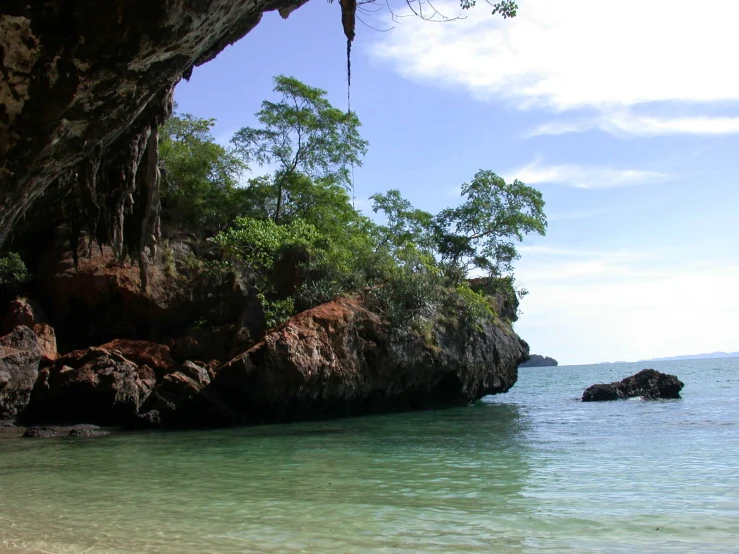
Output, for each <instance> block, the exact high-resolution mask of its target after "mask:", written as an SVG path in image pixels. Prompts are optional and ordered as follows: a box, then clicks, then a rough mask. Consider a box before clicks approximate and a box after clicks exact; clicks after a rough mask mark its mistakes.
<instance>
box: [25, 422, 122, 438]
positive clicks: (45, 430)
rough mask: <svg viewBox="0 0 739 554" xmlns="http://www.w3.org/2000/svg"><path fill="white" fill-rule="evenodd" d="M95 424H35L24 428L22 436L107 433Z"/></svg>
mask: <svg viewBox="0 0 739 554" xmlns="http://www.w3.org/2000/svg"><path fill="white" fill-rule="evenodd" d="M107 434H108V432H107V431H103V430H102V429H100V427H98V426H97V425H72V426H70V425H37V426H33V427H29V428H28V429H26V431H25V433H23V436H24V437H25V438H31V439H49V438H55V437H101V436H103V435H107Z"/></svg>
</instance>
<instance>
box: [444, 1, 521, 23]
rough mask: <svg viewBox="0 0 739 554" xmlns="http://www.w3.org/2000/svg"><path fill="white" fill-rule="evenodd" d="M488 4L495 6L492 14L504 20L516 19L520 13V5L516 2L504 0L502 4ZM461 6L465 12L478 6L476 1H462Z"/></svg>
mask: <svg viewBox="0 0 739 554" xmlns="http://www.w3.org/2000/svg"><path fill="white" fill-rule="evenodd" d="M488 4H490V5H491V6H493V12H492V14H493V15H495V14H496V13H497V14H500V16H501V17H502V18H503V19H508V18H509V17H516V13H517V11H518V4H517V3H516V2H515V1H514V0H502V1H501V2H495V3H492V2H490V1H489V0H488ZM459 5H460V6H461V7H462V9H463V10H469V9H470V8H472V7H474V6H475V5H477V2H476V0H460V2H459Z"/></svg>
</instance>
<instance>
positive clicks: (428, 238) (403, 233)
mask: <svg viewBox="0 0 739 554" xmlns="http://www.w3.org/2000/svg"><path fill="white" fill-rule="evenodd" d="M370 199H371V200H372V201H373V204H372V211H373V212H375V213H377V212H379V211H381V212H383V213H384V214H385V217H386V218H387V225H384V226H382V227H381V228H380V229H381V231H380V232H381V235H382V238H381V239H380V242H379V244H378V247H382V246H385V245H387V246H389V247H391V249H393V250H398V249H403V248H405V247H407V246H410V245H413V246H416V247H419V248H421V249H424V250H427V249H430V248H433V238H432V233H431V230H432V228H433V221H434V216H433V215H431V214H430V213H429V212H425V211H423V210H418V209H416V208H414V207H413V206H412V205H411V203H410V202H409V201H408V200H406V199H405V198H403V197H402V196H401V195H400V191H399V190H395V189H393V190H389V191H387V193H385V194H381V193H377V194H373V195H372V196H370Z"/></svg>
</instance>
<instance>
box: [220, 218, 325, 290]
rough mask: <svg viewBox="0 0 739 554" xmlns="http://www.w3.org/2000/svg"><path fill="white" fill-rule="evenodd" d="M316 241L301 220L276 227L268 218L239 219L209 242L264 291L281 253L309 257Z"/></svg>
mask: <svg viewBox="0 0 739 554" xmlns="http://www.w3.org/2000/svg"><path fill="white" fill-rule="evenodd" d="M318 239H319V235H318V232H317V231H316V228H315V227H314V226H313V225H311V224H309V223H306V222H305V221H303V220H301V219H297V220H295V221H292V222H290V223H289V224H287V225H278V224H277V223H275V222H274V221H272V220H269V219H252V218H246V217H241V218H238V219H237V220H236V223H235V224H234V226H233V227H231V228H230V229H228V230H226V231H222V232H220V233H219V234H218V235H216V236H215V237H213V238H212V239H210V240H211V241H212V242H213V243H214V244H216V245H218V246H219V247H221V248H222V249H223V251H224V253H225V254H226V256H228V257H232V258H236V259H238V260H239V261H240V262H241V263H242V264H244V265H245V266H246V267H247V268H248V269H249V270H250V271H251V273H253V274H254V275H255V276H256V277H257V283H258V284H259V285H261V288H264V287H266V285H267V281H268V277H269V276H270V274H271V271H272V269H273V268H274V266H275V264H276V263H277V261H278V260H279V259H280V257H281V254H283V253H286V252H301V251H302V252H305V253H307V254H308V255H309V254H310V252H311V250H312V249H313V247H314V246H315V244H316V243H317V241H318Z"/></svg>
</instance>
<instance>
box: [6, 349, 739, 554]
mask: <svg viewBox="0 0 739 554" xmlns="http://www.w3.org/2000/svg"><path fill="white" fill-rule="evenodd" d="M644 367H654V368H655V369H658V370H660V371H664V372H668V373H673V374H676V375H677V376H678V377H679V378H680V379H681V380H682V381H683V382H684V383H685V388H684V389H683V399H682V400H670V401H657V402H646V401H641V400H627V401H619V402H606V403H581V402H579V401H578V399H579V397H580V396H581V395H582V392H583V390H584V389H585V388H586V387H587V386H589V385H591V384H593V383H597V382H610V381H614V380H619V379H621V378H623V377H626V376H628V375H631V374H633V373H635V372H636V371H638V370H640V369H642V368H644ZM0 550H7V551H10V552H23V553H32V552H33V553H38V552H54V553H58V552H75V553H76V552H80V553H81V552H85V553H132V552H151V553H162V554H164V553H179V554H182V553H196V552H197V553H205V552H213V553H237V552H243V553H268V552H269V553H277V552H279V553H298V552H308V553H314V552H315V553H329V554H331V553H354V552H356V553H365V552H367V553H380V552H388V553H390V552H392V553H419V552H444V553H452V552H495V553H497V552H539V551H544V552H578V553H580V552H629V553H633V552H739V359H734V358H732V359H713V360H688V361H672V362H647V363H643V362H642V363H634V364H601V365H587V366H561V367H551V368H527V369H521V370H519V381H518V383H517V384H516V385H515V387H514V388H513V389H512V390H511V391H510V392H509V393H507V394H503V395H498V396H494V397H487V398H485V399H483V401H482V402H479V403H478V404H476V405H474V406H471V407H469V408H458V409H451V410H442V411H433V412H414V413H404V414H393V415H382V416H372V417H363V418H355V419H344V420H332V421H326V422H320V423H306V424H290V425H274V426H262V427H248V428H236V429H221V430H198V431H177V432H136V433H118V434H111V435H109V436H105V437H101V438H92V439H89V438H88V439H82V438H65V439H40V440H31V439H21V438H19V437H17V436H14V435H9V434H7V433H3V434H2V435H0Z"/></svg>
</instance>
